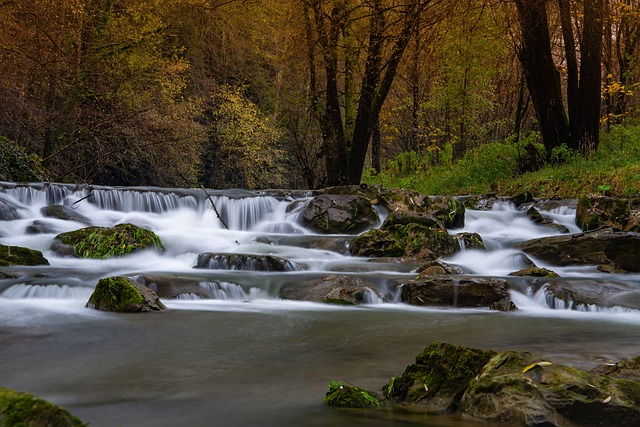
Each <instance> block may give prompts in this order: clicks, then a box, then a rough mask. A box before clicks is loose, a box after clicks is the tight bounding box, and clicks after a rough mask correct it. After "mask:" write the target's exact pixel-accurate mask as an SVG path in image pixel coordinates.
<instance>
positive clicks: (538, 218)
mask: <svg viewBox="0 0 640 427" xmlns="http://www.w3.org/2000/svg"><path fill="white" fill-rule="evenodd" d="M527 217H528V218H529V219H530V220H531V221H532V222H533V223H535V224H538V225H541V226H544V227H549V228H553V229H556V230H557V231H559V232H560V233H562V234H568V233H569V232H570V231H569V229H568V228H567V227H565V226H564V225H562V224H556V223H555V222H553V220H552V219H549V218H546V217H544V216H543V215H542V214H541V213H540V211H539V210H538V209H536V208H535V207H533V206H531V207H530V208H529V209H528V210H527Z"/></svg>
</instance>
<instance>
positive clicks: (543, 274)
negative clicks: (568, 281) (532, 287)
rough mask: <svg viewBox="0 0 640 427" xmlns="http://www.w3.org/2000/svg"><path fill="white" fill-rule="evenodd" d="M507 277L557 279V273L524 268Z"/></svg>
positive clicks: (543, 269) (542, 269)
mask: <svg viewBox="0 0 640 427" xmlns="http://www.w3.org/2000/svg"><path fill="white" fill-rule="evenodd" d="M509 276H518V277H522V276H532V277H559V275H558V273H556V272H555V271H551V270H548V269H546V268H540V267H531V268H524V269H522V270H518V271H514V272H513V273H509Z"/></svg>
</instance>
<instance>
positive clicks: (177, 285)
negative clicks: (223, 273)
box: [130, 274, 213, 299]
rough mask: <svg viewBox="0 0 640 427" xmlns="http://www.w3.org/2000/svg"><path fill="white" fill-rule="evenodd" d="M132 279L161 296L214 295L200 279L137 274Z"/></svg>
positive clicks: (201, 296) (203, 297) (204, 296)
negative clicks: (203, 285)
mask: <svg viewBox="0 0 640 427" xmlns="http://www.w3.org/2000/svg"><path fill="white" fill-rule="evenodd" d="M130 279H132V280H135V281H136V282H138V283H140V284H141V285H143V286H146V287H147V288H149V289H151V290H152V291H153V292H154V293H155V294H156V295H157V296H158V297H159V298H163V299H174V298H179V297H181V296H184V295H190V296H195V297H197V298H201V299H211V298H213V295H211V293H210V292H209V291H207V290H206V289H204V288H203V287H202V286H201V285H200V282H201V281H200V280H199V279H195V278H188V277H177V276H171V275H166V276H164V275H146V274H142V275H137V276H132V277H130Z"/></svg>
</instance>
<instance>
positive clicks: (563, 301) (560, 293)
mask: <svg viewBox="0 0 640 427" xmlns="http://www.w3.org/2000/svg"><path fill="white" fill-rule="evenodd" d="M545 291H546V298H547V305H549V307H551V308H571V309H574V310H593V309H602V308H612V307H623V308H628V309H635V310H640V290H639V289H637V288H635V287H632V286H631V285H628V284H626V283H623V282H614V281H603V280H595V279H591V280H585V279H580V280H571V279H556V280H551V281H548V282H547V284H546V286H545Z"/></svg>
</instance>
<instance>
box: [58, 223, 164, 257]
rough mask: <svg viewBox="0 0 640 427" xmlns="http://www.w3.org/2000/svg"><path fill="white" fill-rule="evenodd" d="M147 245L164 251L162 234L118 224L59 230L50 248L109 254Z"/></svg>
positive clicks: (62, 251) (63, 252) (87, 254)
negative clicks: (64, 231)
mask: <svg viewBox="0 0 640 427" xmlns="http://www.w3.org/2000/svg"><path fill="white" fill-rule="evenodd" d="M144 249H154V250H158V251H164V246H163V245H162V242H161V241H160V238H159V237H158V236H157V235H156V234H155V233H154V232H153V231H150V230H147V229H144V228H140V227H138V226H136V225H133V224H118V225H116V226H115V227H86V228H81V229H79V230H75V231H69V232H66V233H61V234H58V235H57V236H56V238H55V240H54V242H53V244H52V245H51V250H52V251H53V252H55V253H56V254H58V255H61V256H68V255H69V254H73V255H74V256H77V257H80V258H110V257H115V256H124V255H128V254H130V253H133V252H137V251H140V250H144Z"/></svg>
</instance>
